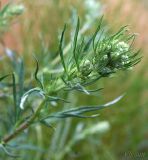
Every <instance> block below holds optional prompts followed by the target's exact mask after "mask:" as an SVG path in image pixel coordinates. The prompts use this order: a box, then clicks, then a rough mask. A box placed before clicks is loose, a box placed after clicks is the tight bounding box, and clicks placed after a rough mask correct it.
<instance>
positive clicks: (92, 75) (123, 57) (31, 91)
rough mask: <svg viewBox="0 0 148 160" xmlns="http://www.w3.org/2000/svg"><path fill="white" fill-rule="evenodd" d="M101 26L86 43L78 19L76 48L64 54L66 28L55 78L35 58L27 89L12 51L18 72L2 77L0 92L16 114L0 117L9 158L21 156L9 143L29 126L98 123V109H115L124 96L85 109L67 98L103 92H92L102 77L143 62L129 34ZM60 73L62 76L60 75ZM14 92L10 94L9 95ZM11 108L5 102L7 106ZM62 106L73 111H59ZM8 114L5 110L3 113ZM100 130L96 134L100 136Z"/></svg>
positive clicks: (21, 67)
mask: <svg viewBox="0 0 148 160" xmlns="http://www.w3.org/2000/svg"><path fill="white" fill-rule="evenodd" d="M15 9H16V8H15ZM15 9H13V10H11V8H10V9H9V10H7V9H6V11H5V12H7V14H6V15H8V16H9V14H10V13H11V14H12V12H13V13H14V10H15ZM8 11H9V12H8ZM10 11H11V12H10ZM21 12H22V8H21V9H20V10H17V11H16V10H15V14H16V15H18V14H20V13H21ZM12 15H13V14H12ZM6 18H7V17H6ZM102 21H103V18H102V17H101V18H100V19H99V22H98V26H97V29H96V31H95V32H94V33H93V34H92V35H90V36H88V37H89V38H88V37H87V36H84V35H82V34H81V33H80V31H81V29H80V20H79V18H78V19H77V24H76V27H75V31H74V35H73V36H72V37H73V38H72V40H71V41H70V43H69V44H71V46H72V47H71V48H70V49H69V50H68V51H67V52H64V50H63V48H65V46H66V44H65V41H64V35H65V31H66V25H65V26H64V29H63V31H62V33H61V36H60V41H59V47H58V48H59V51H58V53H59V56H60V63H58V64H55V63H54V65H53V66H52V69H53V71H52V73H51V72H47V71H44V68H43V69H42V68H40V67H39V61H38V60H37V58H34V59H35V63H36V68H35V70H34V73H32V75H33V79H32V80H31V82H29V83H30V84H29V83H28V84H27V85H26V84H25V83H24V82H25V76H24V68H25V67H24V64H23V60H22V59H21V58H16V57H15V53H13V51H11V50H9V52H10V53H11V55H12V59H13V62H14V63H15V65H16V68H15V70H14V72H13V73H10V74H7V75H4V76H2V77H1V78H0V81H1V86H2V87H1V90H2V92H3V93H4V95H9V96H10V98H9V100H8V104H9V103H12V102H13V107H14V108H13V109H12V108H10V109H8V111H9V112H12V114H11V116H10V117H9V116H8V117H7V118H3V117H2V119H3V120H4V121H5V123H3V125H2V128H3V132H4V133H2V135H1V136H2V138H1V145H0V147H1V148H2V150H3V151H4V152H5V153H6V154H7V155H9V156H12V157H17V156H16V155H13V154H11V152H9V149H10V148H11V147H9V145H8V142H9V141H10V140H13V139H14V144H17V140H18V141H19V138H17V137H19V134H21V133H22V132H23V131H24V130H25V129H27V128H29V127H30V126H31V125H33V124H36V123H37V122H38V123H41V124H44V125H46V126H48V127H50V128H52V124H53V123H55V122H56V123H58V122H59V120H61V119H67V118H70V117H72V118H74V117H76V118H95V117H96V116H98V112H97V111H98V110H100V109H104V108H106V107H109V106H111V105H112V104H114V103H116V102H118V101H119V100H120V99H121V98H122V97H123V96H119V97H117V98H116V99H115V100H113V101H111V102H109V103H106V104H103V105H97V106H81V107H76V106H75V105H74V103H73V102H72V100H71V99H70V101H69V99H68V98H67V97H68V96H69V95H70V94H71V91H74V90H76V91H79V92H82V93H84V94H86V95H91V94H92V93H94V92H97V91H100V90H101V89H102V88H98V89H89V87H90V86H91V85H93V84H95V83H96V82H97V81H98V80H100V79H101V78H104V77H107V78H109V77H110V76H111V75H114V74H115V73H116V72H117V71H119V70H128V69H131V68H132V67H133V66H134V65H136V64H137V63H138V62H139V61H140V59H141V58H139V57H138V53H139V51H134V50H133V48H132V44H133V43H132V42H133V40H134V38H135V35H134V34H132V35H129V34H127V27H122V28H121V29H120V30H119V31H118V32H117V33H115V34H113V35H111V36H108V35H106V33H104V31H103V30H102ZM7 51H8V50H7ZM15 58H16V59H15ZM53 62H55V61H53ZM18 66H19V67H18ZM57 70H58V72H56V71H57ZM7 79H9V81H8V82H7V81H6V80H7ZM4 81H6V83H4ZM11 88H12V92H10V89H11ZM62 95H63V96H62ZM9 101H10V102H9ZM8 104H7V103H6V105H8ZM54 105H57V108H54ZM60 105H63V106H65V105H68V106H71V107H62V108H60ZM7 108H9V107H7ZM8 111H5V109H4V112H6V113H5V114H7V113H8ZM92 113H95V114H92ZM10 122H11V124H10ZM107 126H108V124H107ZM95 127H96V128H98V125H97V124H96V125H94V127H90V128H89V129H86V130H84V131H83V132H81V133H79V136H76V137H74V139H73V140H72V141H70V142H69V145H68V146H67V147H66V148H65V151H64V152H62V153H61V154H59V155H58V156H56V157H54V156H55V155H53V157H54V158H55V159H62V158H63V157H64V155H65V154H66V153H67V152H68V151H69V147H71V146H73V144H74V143H76V142H77V141H79V140H80V139H83V138H85V137H86V136H87V135H89V134H93V130H94V128H95ZM107 128H108V127H107ZM96 130H97V129H96ZM96 130H95V131H94V133H96V132H97V131H96ZM98 130H99V132H101V130H103V129H100V128H99V129H98ZM6 133H9V134H8V135H7V136H4V135H5V134H6ZM15 139H16V141H15ZM61 143H62V142H61ZM12 144H13V143H12Z"/></svg>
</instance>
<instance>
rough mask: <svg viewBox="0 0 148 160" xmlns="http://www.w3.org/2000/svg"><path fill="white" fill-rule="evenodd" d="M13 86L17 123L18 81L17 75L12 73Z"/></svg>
mask: <svg viewBox="0 0 148 160" xmlns="http://www.w3.org/2000/svg"><path fill="white" fill-rule="evenodd" d="M12 84H13V101H14V111H15V121H16V120H17V113H18V108H17V93H16V80H15V74H14V73H12Z"/></svg>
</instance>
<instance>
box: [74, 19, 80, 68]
mask: <svg viewBox="0 0 148 160" xmlns="http://www.w3.org/2000/svg"><path fill="white" fill-rule="evenodd" d="M79 28H80V20H79V18H78V20H77V26H76V30H75V35H74V41H73V45H74V46H73V56H74V60H75V62H76V66H77V69H78V70H79V63H78V58H77V55H76V48H77V40H78V33H79Z"/></svg>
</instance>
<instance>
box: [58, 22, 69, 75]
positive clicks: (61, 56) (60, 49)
mask: <svg viewBox="0 0 148 160" xmlns="http://www.w3.org/2000/svg"><path fill="white" fill-rule="evenodd" d="M65 30H66V24H65V25H64V29H63V31H62V34H61V39H60V45H59V53H60V58H61V62H62V65H63V68H64V71H65V73H66V74H68V72H67V68H66V65H65V61H64V55H63V49H62V46H63V40H64V34H65Z"/></svg>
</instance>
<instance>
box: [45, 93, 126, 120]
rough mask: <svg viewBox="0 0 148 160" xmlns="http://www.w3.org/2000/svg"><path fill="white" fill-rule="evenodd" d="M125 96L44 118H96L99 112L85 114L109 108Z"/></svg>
mask: <svg viewBox="0 0 148 160" xmlns="http://www.w3.org/2000/svg"><path fill="white" fill-rule="evenodd" d="M123 96H124V95H121V96H119V97H117V98H116V99H114V100H113V101H111V102H108V103H106V104H104V105H100V106H86V107H79V108H74V109H69V110H66V111H62V112H57V113H55V114H53V115H49V116H47V117H45V118H43V119H42V120H45V119H50V118H69V117H77V118H94V117H96V116H98V114H97V115H90V116H85V115H83V114H84V113H89V112H94V111H98V110H101V109H104V108H107V107H109V106H111V105H113V104H115V103H117V102H118V101H119V100H120V99H121V98H123Z"/></svg>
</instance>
